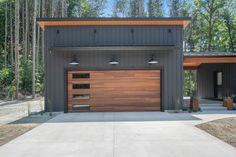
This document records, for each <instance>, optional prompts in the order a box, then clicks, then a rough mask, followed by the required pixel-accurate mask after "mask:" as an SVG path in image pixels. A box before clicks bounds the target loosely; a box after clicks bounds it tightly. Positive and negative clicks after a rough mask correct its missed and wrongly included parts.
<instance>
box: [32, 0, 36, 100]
mask: <svg viewBox="0 0 236 157" xmlns="http://www.w3.org/2000/svg"><path fill="white" fill-rule="evenodd" d="M36 16H37V0H34V11H33V27H32V32H33V33H32V98H33V99H34V98H35V53H36Z"/></svg>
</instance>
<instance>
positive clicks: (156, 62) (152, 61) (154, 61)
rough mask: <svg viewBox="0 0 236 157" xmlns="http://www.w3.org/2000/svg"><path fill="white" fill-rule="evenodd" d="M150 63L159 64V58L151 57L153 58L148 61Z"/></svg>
mask: <svg viewBox="0 0 236 157" xmlns="http://www.w3.org/2000/svg"><path fill="white" fill-rule="evenodd" d="M148 63H149V64H158V63H159V62H158V61H157V60H153V59H151V60H149V61H148Z"/></svg>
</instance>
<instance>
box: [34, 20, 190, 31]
mask: <svg viewBox="0 0 236 157" xmlns="http://www.w3.org/2000/svg"><path fill="white" fill-rule="evenodd" d="M37 23H38V25H39V26H40V27H41V28H42V29H44V27H46V26H184V27H186V26H187V25H188V24H189V23H190V21H186V20H168V21H162V20H152V21H148V20H138V21H137V20H129V21H122V20H116V21H112V20H109V21H38V22H37Z"/></svg>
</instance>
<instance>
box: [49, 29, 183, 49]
mask: <svg viewBox="0 0 236 157" xmlns="http://www.w3.org/2000/svg"><path fill="white" fill-rule="evenodd" d="M46 31H47V34H48V37H50V39H48V40H51V42H53V43H50V44H49V45H48V46H54V47H55V46H71V47H73V46H98V45H99V46H131V45H139V46H140V45H145V46H146V45H177V46H180V47H182V34H181V33H182V27H181V26H96V27H95V26H86V27H84V26H81V27H76V26H74V27H73V26H71V27H47V28H46Z"/></svg>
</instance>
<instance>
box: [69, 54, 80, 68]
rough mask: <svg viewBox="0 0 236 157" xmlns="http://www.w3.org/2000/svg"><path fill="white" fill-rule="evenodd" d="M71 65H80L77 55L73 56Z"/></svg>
mask: <svg viewBox="0 0 236 157" xmlns="http://www.w3.org/2000/svg"><path fill="white" fill-rule="evenodd" d="M69 65H74V66H76V65H79V62H78V61H77V59H76V55H74V56H73V59H72V60H71V61H70V62H69Z"/></svg>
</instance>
